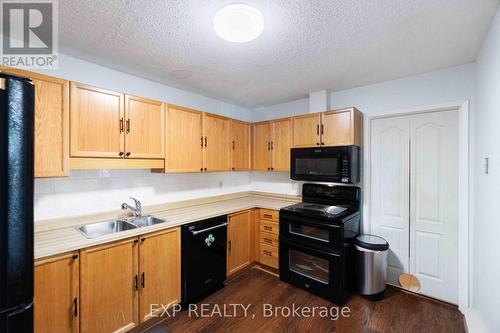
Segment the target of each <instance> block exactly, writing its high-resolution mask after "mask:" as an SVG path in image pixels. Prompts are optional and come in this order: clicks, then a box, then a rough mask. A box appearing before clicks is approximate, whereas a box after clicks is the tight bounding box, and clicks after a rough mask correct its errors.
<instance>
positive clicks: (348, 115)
mask: <svg viewBox="0 0 500 333" xmlns="http://www.w3.org/2000/svg"><path fill="white" fill-rule="evenodd" d="M361 121H362V119H361V112H359V111H358V110H357V109H356V108H349V109H342V110H334V111H328V112H323V114H322V116H321V137H322V139H321V145H323V146H348V145H355V146H361Z"/></svg>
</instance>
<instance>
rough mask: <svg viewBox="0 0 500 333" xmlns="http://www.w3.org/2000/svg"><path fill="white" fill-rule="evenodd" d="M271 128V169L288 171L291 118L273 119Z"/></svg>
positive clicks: (291, 129) (291, 135)
mask: <svg viewBox="0 0 500 333" xmlns="http://www.w3.org/2000/svg"><path fill="white" fill-rule="evenodd" d="M272 129H273V135H272V140H271V153H272V165H271V170H273V171H290V149H291V148H292V140H293V126H292V118H286V119H279V120H275V121H273V122H272Z"/></svg>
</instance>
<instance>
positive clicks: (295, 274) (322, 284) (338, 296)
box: [279, 240, 347, 305]
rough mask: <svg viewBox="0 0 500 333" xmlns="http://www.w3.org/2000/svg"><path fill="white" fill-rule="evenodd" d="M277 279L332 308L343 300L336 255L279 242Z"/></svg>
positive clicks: (341, 280) (340, 266) (344, 296)
mask: <svg viewBox="0 0 500 333" xmlns="http://www.w3.org/2000/svg"><path fill="white" fill-rule="evenodd" d="M279 252H280V255H279V261H280V279H281V280H282V281H285V282H287V283H290V284H292V285H294V286H296V287H299V288H302V289H304V290H307V291H309V292H311V293H313V294H316V295H318V296H320V297H323V298H325V299H327V300H329V301H331V302H334V303H336V304H340V305H341V304H343V303H344V302H345V298H346V296H347V291H346V290H345V289H344V286H343V285H344V283H343V277H342V271H343V270H342V258H341V256H340V255H339V254H336V253H332V252H327V251H323V250H319V249H314V248H310V247H307V246H304V245H302V244H297V243H295V242H292V241H286V240H280V249H279Z"/></svg>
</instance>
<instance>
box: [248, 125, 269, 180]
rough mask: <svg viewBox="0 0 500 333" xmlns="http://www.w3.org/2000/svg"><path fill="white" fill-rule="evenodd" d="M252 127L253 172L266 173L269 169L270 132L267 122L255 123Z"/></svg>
mask: <svg viewBox="0 0 500 333" xmlns="http://www.w3.org/2000/svg"><path fill="white" fill-rule="evenodd" d="M252 127H253V145H252V146H253V147H252V150H253V166H252V169H253V170H260V171H268V170H270V168H271V154H270V148H271V147H270V142H271V139H270V138H271V131H270V124H269V123H268V122H263V123H256V124H253V125H252Z"/></svg>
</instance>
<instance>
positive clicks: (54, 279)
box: [34, 252, 79, 333]
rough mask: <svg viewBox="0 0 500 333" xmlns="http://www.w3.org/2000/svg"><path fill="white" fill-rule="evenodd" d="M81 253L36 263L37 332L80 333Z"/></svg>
mask: <svg viewBox="0 0 500 333" xmlns="http://www.w3.org/2000/svg"><path fill="white" fill-rule="evenodd" d="M78 283H79V260H78V252H76V253H69V254H65V255H61V256H57V257H54V258H50V259H43V260H39V261H36V262H35V297H34V326H35V332H36V333H52V332H61V333H63V332H68V333H69V332H72V333H75V332H78V328H79V327H78V316H79V313H78V306H79V295H78V288H79V286H78Z"/></svg>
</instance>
